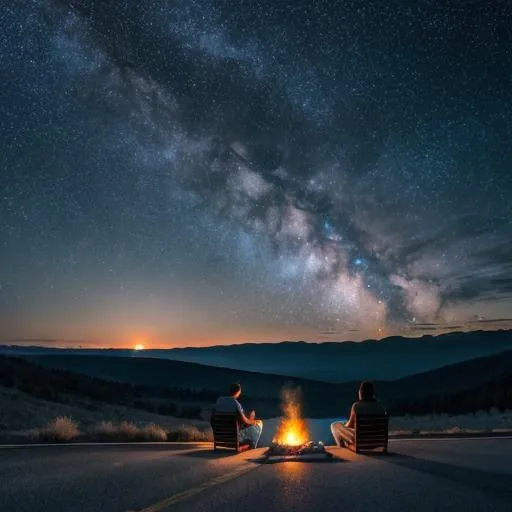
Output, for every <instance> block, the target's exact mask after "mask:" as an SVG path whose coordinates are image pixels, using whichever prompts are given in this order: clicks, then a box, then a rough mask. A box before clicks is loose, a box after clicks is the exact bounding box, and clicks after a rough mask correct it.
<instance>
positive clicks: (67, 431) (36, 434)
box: [29, 416, 80, 443]
mask: <svg viewBox="0 0 512 512" xmlns="http://www.w3.org/2000/svg"><path fill="white" fill-rule="evenodd" d="M79 435H80V430H79V428H78V425H77V424H76V423H75V422H74V421H73V420H72V419H71V418H68V417H67V416H59V417H58V418H55V419H53V420H52V421H50V422H49V423H48V424H47V425H46V426H45V427H43V428H35V429H33V430H31V431H30V432H29V436H30V439H31V440H32V441H38V442H54V443H63V442H69V441H72V440H73V439H75V438H76V437H78V436H79Z"/></svg>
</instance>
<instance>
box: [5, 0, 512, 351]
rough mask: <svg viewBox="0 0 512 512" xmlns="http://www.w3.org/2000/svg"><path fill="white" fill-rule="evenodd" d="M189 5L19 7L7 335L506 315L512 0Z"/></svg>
mask: <svg viewBox="0 0 512 512" xmlns="http://www.w3.org/2000/svg"><path fill="white" fill-rule="evenodd" d="M181 4H182V2H164V1H151V2H146V3H144V5H142V4H141V5H138V4H137V3H136V2H126V3H122V4H120V3H119V2H103V1H102V2H99V1H97V2H95V1H92V2H86V1H78V0H77V1H74V2H57V1H54V2H50V1H48V2H44V1H42V2H32V3H30V4H27V5H25V6H24V7H23V8H19V9H15V8H10V9H6V10H5V12H4V13H2V15H1V16H2V18H1V23H2V26H3V28H4V31H6V32H7V34H8V37H7V39H6V41H5V42H4V43H2V48H1V53H2V57H1V59H2V68H3V69H4V72H5V75H6V77H8V80H7V81H6V83H5V84H4V85H3V94H2V98H1V114H2V124H1V125H0V128H1V131H0V134H1V137H2V141H3V146H4V147H5V148H6V150H5V157H4V164H3V167H4V170H3V171H2V189H3V196H4V198H3V202H2V206H1V212H2V218H3V219H4V218H5V219H6V221H5V222H4V223H3V226H2V228H1V231H0V233H1V238H2V244H3V247H4V248H5V251H4V254H3V255H2V261H3V264H2V267H3V268H2V271H1V273H0V279H1V281H2V282H3V285H2V291H3V293H4V297H3V298H2V302H0V315H2V317H3V318H5V319H6V322H7V323H6V324H5V325H7V328H5V331H4V333H3V335H4V337H5V336H42V335H45V336H55V335H58V336H65V337H69V338H84V337H91V338H95V339H101V338H102V337H105V338H109V339H112V340H118V339H119V340H121V339H124V337H125V336H129V335H130V333H131V332H133V331H137V330H141V331H144V332H145V333H148V335H149V336H153V337H154V338H155V340H156V341H161V342H166V341H175V342H180V341H181V340H184V342H185V341H186V340H192V341H193V342H194V343H195V342H202V343H208V342H210V341H215V340H217V341H222V340H224V339H225V340H230V339H250V338H255V337H256V338H257V339H270V338H272V339H279V337H281V338H284V337H289V338H297V337H304V338H309V339H311V338H322V337H325V336H323V335H320V336H319V333H320V331H321V332H332V333H333V334H332V335H331V336H329V337H328V338H329V339H340V338H341V339H346V338H353V337H354V336H351V334H353V330H354V329H357V330H359V331H360V332H361V337H364V336H380V335H382V334H383V333H389V332H391V333H394V332H396V333H398V332H404V331H406V330H407V329H410V328H411V325H415V326H416V327H414V329H415V330H417V329H418V328H421V326H422V325H427V324H433V325H434V326H435V325H439V326H441V327H442V326H445V325H448V324H457V325H459V324H461V325H468V326H469V325H470V323H471V322H472V320H471V319H472V318H474V315H480V317H486V318H487V317H488V318H492V317H500V316H503V314H505V313H504V312H505V311H507V308H509V307H510V293H511V275H512V266H511V265H512V264H511V262H512V260H511V258H510V256H512V254H511V247H512V213H511V201H510V195H511V194H512V179H511V172H510V171H511V165H512V149H511V148H512V144H510V133H511V128H512V126H511V121H510V119H511V114H512V112H511V107H510V94H511V93H510V91H511V90H512V88H511V85H512V84H511V83H510V81H511V76H512V71H511V70H512V56H511V54H510V43H511V40H512V34H511V31H510V27H509V25H510V24H509V22H508V21H507V20H509V19H510V15H511V14H512V12H511V11H510V7H509V6H508V5H507V2H500V1H498V2H493V4H492V5H489V4H487V3H484V2H477V1H471V2H469V1H468V2H451V1H450V2H435V1H424V2H420V5H417V6H412V5H410V4H409V3H407V2H391V3H387V4H386V5H383V4H382V3H378V2H365V3H364V4H361V3H359V2H353V3H351V2H343V3H342V4H341V3H340V2H318V3H315V4H314V5H312V4H311V2H293V3H290V5H284V4H283V3H279V5H276V4H275V2H257V3H256V2H227V1H224V2H209V1H206V0H204V1H195V2H188V3H186V5H181ZM340 4H341V5H340ZM148 297H149V299H148ZM62 304H66V306H65V309H66V311H67V317H68V320H66V322H65V323H66V326H65V327H59V317H60V315H59V311H60V310H61V305H62ZM98 304H101V305H102V307H101V308H99V306H98ZM105 308H106V310H107V311H109V309H110V310H111V311H112V315H111V316H109V315H107V314H100V313H99V310H100V309H102V310H103V311H105ZM170 310H172V311H174V312H175V313H174V314H171V315H170V316H169V314H168V311H170ZM84 311H87V312H88V313H87V314H88V315H89V317H88V318H90V321H88V324H87V325H88V327H87V329H85V330H84V327H83V326H84V325H85V320H84V313H83V312H84ZM177 311H179V312H180V313H179V314H178V313H177ZM219 311H222V313H221V314H222V315H224V316H223V320H222V321H221V320H220V319H219ZM2 312H3V313H2ZM480 317H479V318H480ZM198 318H200V320H198ZM120 319H121V320H120ZM223 322H224V323H223ZM226 322H227V323H228V324H229V325H230V327H229V328H228V332H227V333H226V332H225V331H223V325H225V323H226ZM425 322H426V323H427V324H425ZM119 323H123V324H125V325H124V326H123V327H119ZM91 325H92V326H93V327H91ZM52 326H53V327H52ZM431 328H432V325H429V329H431ZM52 329H55V331H57V334H55V333H54V332H53V331H52ZM229 329H230V330H229ZM425 330H427V329H425ZM61 333H62V334H61ZM301 333H305V334H301Z"/></svg>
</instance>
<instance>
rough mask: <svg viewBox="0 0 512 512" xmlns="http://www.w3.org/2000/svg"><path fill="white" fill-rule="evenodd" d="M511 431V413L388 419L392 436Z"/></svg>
mask: <svg viewBox="0 0 512 512" xmlns="http://www.w3.org/2000/svg"><path fill="white" fill-rule="evenodd" d="M511 430H512V411H505V412H500V411H498V410H491V411H490V412H486V411H477V412H475V413H474V414H461V415H454V416H450V415H448V414H438V415H437V414H432V415H428V416H401V417H393V416H392V417H391V419H390V433H392V434H439V433H443V434H471V433H485V432H487V433H492V432H507V431H511Z"/></svg>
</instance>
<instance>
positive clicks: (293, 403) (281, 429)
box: [272, 389, 309, 446]
mask: <svg viewBox="0 0 512 512" xmlns="http://www.w3.org/2000/svg"><path fill="white" fill-rule="evenodd" d="M300 398H301V396H300V389H292V390H290V389H286V390H284V391H283V392H282V404H281V407H282V410H283V417H282V418H281V421H280V423H279V426H278V427H277V432H276V435H275V436H274V439H273V440H272V442H273V443H276V444H281V445H286V446H300V445H303V444H304V443H306V442H307V441H308V440H309V429H308V424H307V421H306V420H305V419H304V418H302V417H301V400H300Z"/></svg>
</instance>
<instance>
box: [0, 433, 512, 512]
mask: <svg viewBox="0 0 512 512" xmlns="http://www.w3.org/2000/svg"><path fill="white" fill-rule="evenodd" d="M330 450H331V451H332V453H333V454H334V455H335V457H336V459H335V461H333V462H279V463H273V464H268V463H262V462H261V455H262V453H263V451H264V450H263V449H259V450H254V451H251V452H246V453H244V454H239V455H232V454H231V453H229V452H223V453H221V454H215V453H213V452H212V451H211V447H210V446H209V445H193V446H190V445H188V446H176V445H165V444H161V445H122V446H69V447H68V446H50V447H22V448H0V510H1V511H2V512H11V511H12V512H39V511H41V512H56V511H58V512H68V511H69V512H75V511H76V512H78V511H80V512H89V511H91V512H92V511H94V512H99V511H109V512H117V511H119V512H127V511H143V512H158V511H164V512H165V511H172V512H182V511H191V510H193V511H197V512H206V511H208V512H226V511H235V510H236V511H238V510H243V511H244V512H251V511H264V512H274V511H275V512H278V511H279V512H282V511H286V510H294V511H298V512H309V511H311V512H313V511H314V512H317V511H336V512H338V511H339V510H341V509H343V508H349V509H350V510H351V511H355V510H356V511H357V510H361V511H366V510H368V511H373V510H378V511H388V510H389V511H393V512H396V511H401V510H404V511H418V512H421V511H435V510H461V511H462V510H464V511H502V510H503V511H507V512H510V511H511V510H512V438H496V439H487V438H483V439H471V440H466V439H449V440H421V441H420V440H400V441H398V440H396V441H391V443H390V450H391V452H392V453H391V454H390V455H388V456H364V455H355V454H353V453H351V452H348V451H347V450H344V449H339V448H330Z"/></svg>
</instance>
